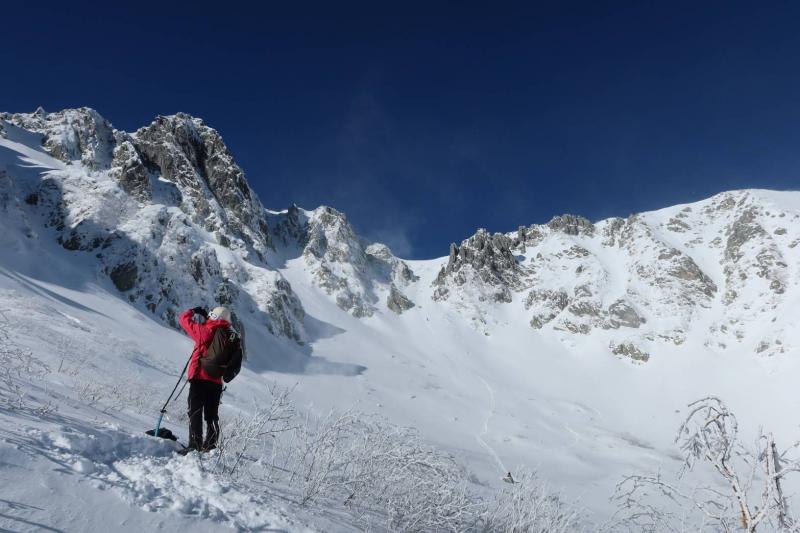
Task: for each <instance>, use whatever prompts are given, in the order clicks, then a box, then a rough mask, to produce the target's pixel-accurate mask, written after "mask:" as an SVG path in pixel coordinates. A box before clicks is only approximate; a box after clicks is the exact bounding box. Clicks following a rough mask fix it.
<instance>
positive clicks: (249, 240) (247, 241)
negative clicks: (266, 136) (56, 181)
mask: <svg viewBox="0 0 800 533" xmlns="http://www.w3.org/2000/svg"><path fill="white" fill-rule="evenodd" d="M133 145H134V146H135V149H136V151H137V152H138V153H139V154H140V159H141V165H143V167H146V168H148V169H155V170H157V171H158V172H159V173H160V175H161V176H162V177H163V178H165V179H167V180H169V181H171V182H174V183H175V184H176V185H177V186H178V189H179V190H180V192H181V194H182V196H183V198H184V205H185V207H186V209H187V211H189V212H190V213H191V214H192V215H193V219H194V222H196V223H198V224H201V225H203V226H205V228H206V229H207V230H208V231H212V232H219V233H220V234H221V235H222V236H223V237H224V241H223V240H222V239H220V241H221V242H223V243H224V242H227V243H229V244H224V245H226V246H232V247H234V248H245V247H247V248H251V249H252V250H254V251H255V252H256V254H257V255H258V257H259V258H260V259H262V260H263V258H264V254H265V253H266V251H267V249H268V248H272V243H271V241H270V234H269V228H268V226H267V222H266V219H265V218H264V208H263V207H262V206H261V203H260V202H259V201H258V198H257V197H256V196H255V194H254V193H253V191H252V190H251V189H250V187H249V186H248V184H247V180H246V179H245V176H244V172H242V169H241V168H240V167H239V165H237V164H236V163H235V162H234V160H233V156H232V155H231V153H230V152H229V151H228V148H227V146H225V143H224V142H223V141H222V137H221V136H220V135H219V133H217V131H216V130H214V129H212V128H210V127H208V126H206V125H205V123H204V122H203V121H202V120H200V119H197V118H194V117H191V116H189V115H186V114H184V113H178V114H177V115H173V116H169V117H158V118H157V119H156V120H155V121H153V123H152V124H150V125H149V126H147V127H145V128H142V129H140V130H138V131H137V132H136V133H135V134H134V136H133ZM124 151H125V152H127V150H124ZM126 161H128V162H132V166H125V167H123V168H124V169H125V170H124V172H123V173H122V175H123V176H129V175H131V174H133V175H134V176H136V178H135V179H134V180H133V183H138V181H137V180H139V181H141V180H140V176H141V166H140V164H139V161H136V159H135V158H133V159H130V158H129V159H127V160H126ZM132 188H133V189H134V190H135V189H136V187H135V186H133V187H132ZM211 199H214V200H216V202H211V201H209V200H211ZM187 203H188V204H189V205H186V204H187ZM237 241H238V242H237Z"/></svg>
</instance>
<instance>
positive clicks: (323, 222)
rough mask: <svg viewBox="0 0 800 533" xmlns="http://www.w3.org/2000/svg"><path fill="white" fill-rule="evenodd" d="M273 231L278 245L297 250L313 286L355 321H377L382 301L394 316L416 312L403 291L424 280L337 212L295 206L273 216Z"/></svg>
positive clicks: (383, 246) (326, 208) (384, 246)
mask: <svg viewBox="0 0 800 533" xmlns="http://www.w3.org/2000/svg"><path fill="white" fill-rule="evenodd" d="M271 226H272V238H273V240H274V241H275V242H279V243H280V244H281V245H282V246H283V247H288V248H294V249H296V250H297V253H299V254H301V255H302V257H303V259H304V261H305V264H306V267H307V269H308V271H309V272H310V273H311V275H312V279H313V283H314V284H315V285H316V286H317V287H319V288H321V289H323V290H324V291H325V292H326V293H327V294H329V295H330V296H331V297H332V298H333V299H334V301H335V302H336V305H337V306H338V307H339V308H341V309H343V310H345V311H347V312H349V313H351V314H352V315H353V316H356V317H367V316H372V315H373V314H374V313H375V311H376V310H377V309H378V304H379V302H380V301H381V300H385V301H386V305H387V307H388V308H389V309H390V310H392V311H394V312H398V310H400V312H402V311H404V310H407V309H410V308H411V307H413V305H414V303H413V302H411V300H409V299H408V298H407V297H406V296H405V294H404V293H403V292H402V291H403V289H404V288H405V287H406V286H408V284H410V283H413V282H415V281H417V279H418V278H417V276H416V275H415V274H414V272H413V271H412V270H411V268H409V266H408V264H407V263H406V262H405V261H402V260H401V259H398V258H397V257H395V256H394V255H393V254H392V252H391V250H390V249H389V248H388V247H387V246H386V245H384V244H380V243H367V242H366V241H365V240H363V239H361V238H360V237H359V236H358V235H356V233H355V231H354V230H353V227H352V226H351V225H350V223H349V222H348V220H347V217H346V216H345V215H344V214H343V213H341V212H339V211H337V210H336V209H333V208H332V207H327V206H322V207H319V208H317V209H315V210H313V211H305V210H302V209H300V208H298V207H297V206H295V205H293V206H291V207H290V208H289V209H288V210H286V211H285V212H282V213H277V214H274V215H272V218H271Z"/></svg>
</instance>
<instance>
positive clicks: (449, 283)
mask: <svg viewBox="0 0 800 533" xmlns="http://www.w3.org/2000/svg"><path fill="white" fill-rule="evenodd" d="M513 246H514V241H513V240H512V239H511V238H510V237H508V236H507V235H504V234H502V233H495V234H494V235H490V234H489V233H488V232H487V231H486V230H485V229H479V230H478V231H477V232H476V233H475V235H473V236H472V237H470V238H468V239H466V240H464V241H463V242H462V243H461V245H460V246H456V244H455V243H454V244H451V245H450V255H449V257H448V260H447V264H446V265H445V266H443V267H442V269H441V270H440V271H439V274H438V276H437V277H436V281H435V282H434V286H435V291H434V293H433V299H434V300H437V301H438V300H447V299H448V298H449V297H450V295H451V291H452V290H453V289H454V288H457V287H462V286H464V285H465V284H467V283H468V282H470V281H471V280H473V279H474V280H477V282H478V285H479V286H480V287H481V288H486V289H488V291H487V292H486V293H484V294H482V295H481V297H482V298H484V299H489V300H491V301H495V302H510V301H511V299H512V298H511V291H512V290H517V289H519V288H521V287H522V286H523V283H524V276H525V271H524V269H523V268H522V267H520V265H519V263H518V262H517V259H516V257H515V256H514V253H513V252H512V251H511V249H512V247H513Z"/></svg>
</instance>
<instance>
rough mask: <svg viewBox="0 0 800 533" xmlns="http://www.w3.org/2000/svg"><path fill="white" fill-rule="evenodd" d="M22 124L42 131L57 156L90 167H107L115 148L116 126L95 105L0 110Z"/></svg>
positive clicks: (1, 117) (0, 115) (2, 116)
mask: <svg viewBox="0 0 800 533" xmlns="http://www.w3.org/2000/svg"><path fill="white" fill-rule="evenodd" d="M0 120H5V121H7V122H9V123H11V124H13V125H15V126H17V127H19V128H22V129H25V130H28V131H30V132H35V133H39V134H41V135H42V145H43V146H44V148H45V149H46V150H47V151H48V153H50V155H52V156H53V157H55V158H56V159H60V160H61V161H63V162H65V163H74V162H78V163H81V164H83V165H84V166H85V167H87V168H89V169H91V170H106V169H108V168H109V167H110V165H111V159H112V152H113V150H114V142H115V141H114V128H113V126H112V125H111V123H110V122H108V121H107V120H106V119H104V118H103V117H101V116H100V114H99V113H98V112H97V111H95V110H94V109H90V108H88V107H81V108H79V109H65V110H64V111H58V112H56V113H47V112H45V111H44V109H42V108H41V107H40V108H38V109H37V110H36V111H35V112H34V113H15V114H11V113H0Z"/></svg>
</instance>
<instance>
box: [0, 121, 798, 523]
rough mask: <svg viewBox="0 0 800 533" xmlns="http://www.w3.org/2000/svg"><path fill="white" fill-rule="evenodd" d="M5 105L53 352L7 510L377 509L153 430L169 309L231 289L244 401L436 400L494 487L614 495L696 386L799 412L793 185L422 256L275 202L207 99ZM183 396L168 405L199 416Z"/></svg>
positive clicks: (184, 344) (147, 517)
mask: <svg viewBox="0 0 800 533" xmlns="http://www.w3.org/2000/svg"><path fill="white" fill-rule="evenodd" d="M0 119H2V120H0V186H1V187H2V188H0V229H2V232H1V234H0V246H2V249H3V250H5V252H4V253H3V254H2V259H0V274H1V275H0V291H2V292H0V295H1V297H0V301H1V302H2V306H0V308H2V311H3V317H4V318H3V320H4V321H5V323H6V324H7V325H8V328H7V329H8V334H9V335H10V336H11V337H12V340H13V342H14V343H17V344H19V345H21V346H23V347H25V348H27V349H28V350H29V351H30V353H31V355H32V357H33V358H34V359H35V360H36V361H39V362H40V363H36V364H45V365H47V367H48V368H49V372H47V373H45V372H41V374H42V375H41V376H40V378H37V379H33V378H30V379H26V380H25V381H24V384H23V386H24V391H25V394H26V395H27V397H28V401H27V403H28V404H29V407H26V408H15V407H13V406H12V405H6V406H4V407H3V408H2V410H0V416H2V418H3V419H4V420H3V423H2V424H0V428H1V429H0V438H2V443H1V444H0V461H2V463H1V464H0V471H1V472H2V474H0V475H2V476H3V478H4V480H7V481H6V483H5V486H6V487H7V488H6V489H5V490H4V492H3V495H2V496H1V497H0V498H2V500H3V501H4V502H5V504H4V505H5V506H6V507H5V509H4V510H0V524H3V526H4V527H7V528H10V529H12V530H37V529H42V528H53V529H57V530H64V531H87V530H98V529H102V527H101V524H104V525H105V524H113V526H114V527H113V528H114V529H118V530H123V531H124V530H134V529H136V530H140V529H141V527H142V526H145V527H148V526H149V527H159V526H160V527H163V528H164V529H177V528H178V527H183V526H191V527H200V528H201V530H206V529H207V530H216V529H217V528H218V527H219V526H220V525H224V526H226V527H234V528H239V529H268V528H277V529H284V530H291V531H303V530H306V529H309V530H320V531H337V530H342V531H347V530H353V529H356V528H357V524H356V523H354V522H352V521H349V520H348V518H346V517H345V516H343V515H342V514H341V513H339V512H338V511H337V510H336V509H330V510H328V512H323V513H319V512H312V511H309V510H308V509H301V508H299V507H298V506H297V505H296V503H294V502H293V500H292V498H291V495H290V494H289V493H288V491H287V492H286V493H282V492H281V489H280V487H273V488H271V489H270V490H252V487H250V488H248V487H242V486H237V485H230V484H225V483H224V482H222V481H220V480H219V479H217V478H214V477H213V476H211V475H210V474H208V472H207V471H205V470H203V469H202V468H199V467H198V465H197V464H195V463H194V462H193V461H195V462H196V458H195V459H193V458H186V459H183V458H181V459H177V458H175V457H174V456H173V455H172V454H171V451H170V445H169V444H168V443H165V442H155V441H153V440H151V439H147V438H145V437H144V436H143V435H142V432H143V431H144V430H145V429H147V428H149V427H150V426H151V425H152V423H153V421H154V418H155V415H156V414H157V412H158V408H159V407H160V405H159V404H160V402H162V401H163V400H162V398H163V397H165V396H166V394H168V392H169V390H170V388H171V386H172V385H173V384H174V380H175V379H176V378H177V374H178V373H179V372H180V368H181V367H182V365H183V362H184V361H185V357H186V356H187V355H188V353H189V350H190V343H189V341H188V340H187V339H186V338H185V337H183V336H182V335H181V334H180V333H178V332H177V331H176V330H175V329H174V328H173V326H174V315H175V313H176V312H177V311H179V310H180V309H182V308H186V307H190V306H194V305H197V304H201V303H202V304H206V305H211V303H212V301H215V300H221V299H225V298H226V299H227V301H229V302H230V303H231V305H232V306H233V307H234V309H235V310H236V311H237V314H238V315H239V316H240V319H241V321H242V324H243V325H244V329H245V331H246V338H247V345H248V356H249V358H248V363H247V368H246V369H245V370H244V372H243V374H242V376H241V377H240V378H238V379H237V381H235V382H234V383H233V385H232V386H231V387H230V389H229V391H228V392H226V395H225V399H224V403H223V406H222V409H221V416H222V418H223V420H225V419H226V418H230V417H231V416H232V415H234V414H235V413H238V412H247V411H249V410H252V408H253V407H252V406H253V405H254V404H259V403H263V401H264V398H265V395H266V384H267V383H269V382H277V383H279V384H284V385H287V386H294V385H296V389H295V393H294V395H295V400H296V401H297V403H298V405H299V406H301V407H303V408H308V409H310V410H311V411H314V412H321V413H322V412H325V411H327V410H328V409H330V408H331V407H340V408H349V407H352V406H357V408H358V409H360V410H362V411H364V412H370V413H378V414H380V415H381V416H384V417H386V418H387V419H389V420H391V421H393V422H394V423H396V424H401V425H409V426H414V427H417V428H419V429H420V431H421V432H422V434H423V435H424V436H425V438H426V439H428V440H429V441H430V442H432V443H435V444H436V445H437V446H440V447H442V448H444V449H447V450H450V451H452V452H454V453H455V454H456V455H457V456H458V457H459V458H460V459H461V460H462V461H463V462H464V463H465V464H466V465H467V466H468V467H469V468H470V469H471V470H472V471H473V472H474V473H475V480H476V482H477V483H480V484H482V485H483V486H485V488H487V490H488V489H491V488H493V487H494V488H496V487H498V486H499V485H500V484H501V483H502V482H501V481H500V478H501V477H502V476H503V475H504V474H505V472H507V471H509V470H512V471H514V470H516V469H517V468H519V467H521V466H523V465H527V466H530V467H533V468H535V469H537V470H538V471H540V473H541V474H542V476H543V477H544V478H546V479H548V480H550V482H551V483H552V484H553V485H555V486H557V487H559V488H562V489H563V490H564V491H565V492H566V493H567V495H568V496H569V497H570V498H574V499H579V500H580V501H581V502H582V503H583V504H584V505H585V506H586V507H587V508H588V509H589V510H590V511H592V512H593V513H594V519H595V520H596V521H597V522H600V521H602V520H604V519H605V518H607V517H608V516H609V515H610V513H611V512H612V509H611V507H610V504H609V502H608V498H609V496H610V495H611V493H612V492H613V488H614V485H615V483H616V482H617V481H618V480H619V479H620V477H621V476H622V475H624V474H627V473H631V472H638V471H653V470H655V469H657V468H662V469H664V470H676V469H677V468H678V467H679V466H680V460H679V457H678V455H677V450H676V448H675V446H674V445H673V444H672V441H673V438H674V432H675V430H676V428H677V427H678V424H679V423H680V421H681V413H680V412H679V411H680V410H681V409H682V408H683V407H684V406H685V405H686V404H687V403H688V402H690V401H692V400H695V399H698V398H700V397H703V396H706V395H708V394H715V395H717V396H720V397H722V398H723V399H725V400H726V401H727V402H728V403H729V404H730V406H731V407H732V409H733V410H734V412H736V413H737V415H738V416H739V418H740V421H741V426H742V431H743V433H744V434H745V435H752V434H754V432H755V431H756V429H757V426H758V425H759V424H761V425H764V426H765V427H767V428H769V429H770V430H771V431H773V432H774V433H775V435H776V438H777V439H778V441H779V442H785V443H787V444H788V443H789V442H794V441H796V440H797V430H796V428H797V424H798V421H797V420H796V418H797V415H796V413H797V412H798V402H799V400H798V398H797V395H796V393H795V389H796V387H795V381H796V376H797V375H798V371H800V368H798V365H800V362H798V359H797V357H796V356H795V352H796V350H797V347H798V342H800V339H799V338H798V327H797V326H798V324H797V322H798V318H797V314H796V313H795V312H794V310H795V309H796V304H797V302H798V299H800V290H798V271H797V267H796V265H797V259H800V257H798V256H797V254H798V253H800V251H798V250H797V248H796V245H797V244H798V243H799V242H800V230H798V226H797V219H798V218H800V193H795V192H773V191H755V190H751V191H734V192H730V193H723V194H720V195H718V196H715V197H714V198H710V199H708V200H705V201H702V202H698V203H696V204H690V205H682V206H674V207H669V208H666V209H663V210H660V211H655V212H651V213H643V214H640V215H634V216H631V217H629V218H627V219H610V220H606V221H599V222H596V223H591V222H589V221H586V220H585V219H580V218H579V217H571V216H565V217H558V218H557V219H554V220H553V221H551V222H549V223H548V224H541V225H533V226H528V227H521V228H520V229H519V230H518V231H516V232H510V233H506V234H494V235H490V234H488V233H487V232H482V231H479V232H478V233H476V235H474V236H472V237H470V238H469V239H466V240H465V241H464V242H462V243H461V244H460V245H455V244H454V245H453V246H452V247H451V250H450V254H449V256H448V257H443V258H440V259H434V260H428V261H410V260H402V259H399V258H396V257H394V256H393V255H392V254H391V251H389V250H388V249H387V248H386V247H384V246H383V245H380V244H377V243H369V242H365V241H363V239H361V238H360V237H358V235H356V234H355V232H354V231H353V230H352V228H351V227H350V225H349V223H348V222H347V220H346V217H345V215H344V214H342V213H340V212H338V211H336V210H334V209H332V208H328V207H321V208H318V209H316V210H303V209H300V208H297V207H296V206H293V207H292V208H290V209H288V210H285V211H267V210H264V209H263V208H262V207H260V203H259V201H258V199H256V198H255V196H254V195H253V194H252V191H250V190H249V187H247V185H246V181H244V182H243V183H244V185H242V182H240V181H238V180H239V179H240V178H241V180H244V177H243V174H241V172H240V170H237V169H238V167H235V164H234V163H232V159H231V160H227V159H225V154H226V153H227V151H226V149H224V145H222V146H221V145H220V144H219V143H221V138H220V139H217V136H215V135H216V132H213V130H210V128H207V127H206V126H205V125H204V124H202V121H199V120H198V119H193V118H191V117H188V116H185V115H178V116H176V117H160V118H159V119H157V120H156V121H155V122H154V123H153V124H152V125H151V126H149V127H148V128H143V129H142V130H140V131H139V132H137V133H134V134H125V133H124V132H118V131H117V130H114V129H113V126H111V125H110V124H108V123H107V122H106V121H105V120H104V119H102V117H99V115H96V113H95V112H93V111H91V110H67V111H64V112H60V113H59V114H46V113H44V112H37V113H34V114H30V115H0ZM153 139H158V143H156V142H155V141H154V140H153ZM126 143H127V144H126ZM153 146H158V147H159V148H158V150H163V152H162V151H157V150H156V149H155V148H153ZM123 147H124V148H123ZM154 150H156V151H154ZM201 153H203V154H206V153H207V154H206V155H208V154H212V155H213V154H217V155H216V156H214V157H216V158H217V160H223V161H224V162H225V165H223V166H224V167H225V170H219V167H215V166H213V165H212V164H210V163H208V158H207V157H205V156H204V157H200V156H199V155H198V154H201ZM123 155H124V157H123ZM148 157H150V158H151V159H148ZM136 158H140V159H141V160H143V162H142V166H141V168H143V169H145V170H146V172H145V173H144V174H141V175H140V174H136V172H134V171H133V170H131V168H133V169H134V170H135V169H136V168H138V167H135V166H131V165H132V164H129V163H126V162H130V161H131V160H136ZM120 161H122V162H120ZM126 165H127V166H126ZM131 172H133V174H132V175H133V176H134V178H135V179H134V178H131V179H130V180H129V179H128V178H126V177H125V176H127V175H128V174H130V173H131ZM215 172H216V174H215ZM126 173H127V174H126ZM142 176H143V177H142ZM131 180H132V181H131ZM137 180H138V181H137ZM230 183H233V184H234V185H235V187H232V188H231V186H230ZM54 191H57V192H58V194H55V195H54V196H53V194H54ZM237 191H238V192H237ZM242 191H244V192H242ZM48 194H50V195H51V196H48ZM231 194H233V195H240V194H241V195H243V196H236V198H239V199H241V198H246V199H247V201H246V202H245V203H246V206H245V208H243V209H238V208H237V209H236V210H235V211H232V208H231V207H226V206H230V205H233V203H234V202H233V200H226V198H227V196H226V195H231ZM237 201H239V200H237ZM239 202H240V204H241V201H239ZM112 235H113V236H114V237H111V236H112ZM115 273H116V274H115ZM31 364H33V363H31ZM36 364H34V366H36ZM37 368H39V367H37ZM34 370H35V369H34ZM29 374H30V375H31V376H35V375H36V372H33V371H32V372H30V373H29ZM183 401H185V396H184V397H183V398H181V399H180V400H179V401H178V402H177V403H176V404H174V405H173V407H171V409H170V414H169V418H170V420H168V423H167V425H168V426H169V427H171V428H172V429H173V430H176V431H178V430H180V433H179V434H180V435H182V436H185V431H186V429H185V427H183V426H184V425H185V421H184V420H183V419H184V418H185V417H182V414H181V413H180V411H181V410H182V409H183V403H182V402H183ZM47 405H50V407H48V408H45V409H44V411H45V412H44V413H42V412H41V411H42V409H43V407H42V406H47ZM10 487H13V488H10ZM54 495H56V496H54Z"/></svg>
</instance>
